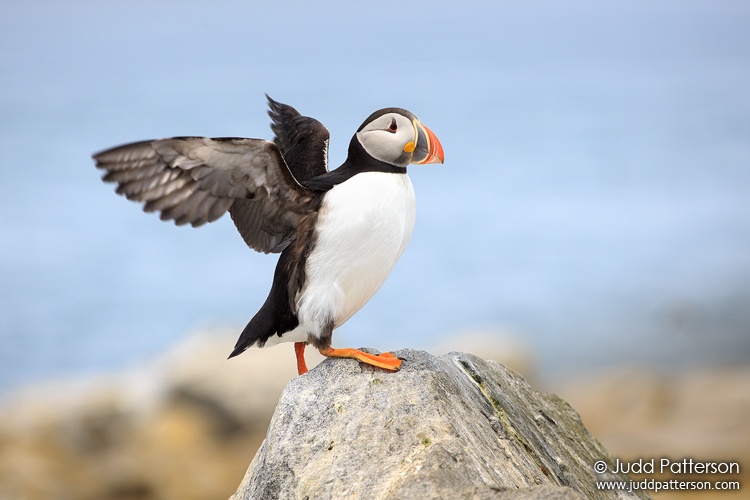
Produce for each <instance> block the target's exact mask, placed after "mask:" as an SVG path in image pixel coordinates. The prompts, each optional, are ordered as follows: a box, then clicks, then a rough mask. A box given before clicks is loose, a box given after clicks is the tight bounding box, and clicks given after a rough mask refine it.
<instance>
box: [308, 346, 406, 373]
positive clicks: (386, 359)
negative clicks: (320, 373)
mask: <svg viewBox="0 0 750 500" xmlns="http://www.w3.org/2000/svg"><path fill="white" fill-rule="evenodd" d="M318 350H319V351H320V354H322V355H323V356H328V357H330V358H352V359H356V360H357V361H361V362H362V363H365V364H367V365H372V366H377V367H378V368H383V369H384V370H390V371H393V372H395V371H398V370H399V369H400V368H401V360H400V359H398V358H397V357H396V356H394V355H393V354H391V353H390V352H384V353H382V354H369V353H366V352H362V351H359V350H357V349H334V348H332V347H328V348H326V349H318Z"/></svg>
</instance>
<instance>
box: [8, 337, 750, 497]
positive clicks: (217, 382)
mask: <svg viewBox="0 0 750 500" xmlns="http://www.w3.org/2000/svg"><path fill="white" fill-rule="evenodd" d="M468 338H469V340H468V341H467V343H468V344H471V345H473V346H475V349H473V350H474V351H475V352H476V354H478V355H480V356H482V357H485V358H496V359H501V360H502V361H503V362H504V363H505V364H510V365H511V366H513V367H514V368H515V369H517V370H518V369H519V368H518V367H521V368H524V367H525V368H526V369H528V363H527V359H523V356H521V357H520V358H521V359H520V361H519V359H518V356H517V352H516V353H515V354H514V355H513V356H511V357H512V358H514V359H512V360H511V362H510V363H509V362H507V361H506V359H503V358H502V357H501V354H500V353H498V352H497V351H495V352H489V351H490V350H488V353H484V352H478V349H479V348H481V345H482V343H483V342H482V341H481V338H475V339H474V342H471V341H470V339H471V336H469V337H468ZM232 341H233V332H232V333H226V334H223V333H210V334H208V333H207V334H200V335H196V336H193V337H190V338H189V339H188V340H186V341H185V342H184V343H183V344H181V345H179V346H177V347H176V348H175V349H173V350H171V351H170V352H168V353H166V354H165V355H164V356H163V357H161V358H159V359H157V360H155V361H154V362H152V363H150V364H148V365H145V366H141V367H138V368H137V369H133V370H131V371H128V372H124V373H120V374H112V375H106V376H100V377H96V378H95V379H85V380H73V381H64V382H51V383H47V384H40V385H36V386H32V387H27V388H24V389H23V390H18V391H15V392H14V393H12V394H10V395H8V396H6V397H5V398H3V400H2V401H0V412H1V414H2V419H1V420H0V498H8V499H37V498H38V499H47V498H57V499H68V498H70V499H95V498H97V499H98V498H123V499H124V498H127V499H172V498H174V499H177V498H180V499H192V498H195V499H204V498H227V497H229V496H230V495H231V494H232V493H233V492H234V491H235V490H236V488H237V486H238V484H239V482H240V480H241V479H242V477H243V475H244V473H245V470H246V469H247V466H248V464H249V463H250V462H251V461H252V459H253V457H254V455H255V452H256V450H257V448H258V447H259V446H260V443H261V442H262V440H263V437H264V435H265V432H266V429H267V426H268V423H269V421H270V419H271V416H272V414H273V411H274V408H275V406H276V403H277V402H278V400H279V397H280V395H281V393H282V390H283V389H284V387H285V386H286V384H287V383H288V382H289V381H290V380H291V379H292V378H294V377H295V375H296V372H295V366H294V362H293V361H294V360H293V356H292V354H291V351H290V348H289V349H287V348H288V347H289V346H280V347H276V348H271V349H266V350H263V351H259V350H251V351H248V352H247V353H245V354H243V356H241V357H240V358H236V359H233V360H231V361H227V360H226V352H227V346H228V345H230V344H231V343H232ZM484 345H485V346H486V345H493V344H492V342H489V343H487V342H485V343H484ZM467 350H468V349H467ZM444 352H445V351H444ZM506 355H508V353H506ZM309 361H310V365H311V367H312V366H314V365H315V364H317V362H319V361H320V358H316V357H315V356H313V355H312V353H311V355H310V356H309ZM514 363H515V366H514ZM525 363H526V364H525ZM524 375H525V376H526V378H527V379H529V378H531V379H532V380H534V377H533V376H531V377H529V375H533V374H529V373H524ZM532 385H541V386H542V387H541V388H542V389H543V390H550V389H551V390H553V391H554V392H556V393H557V394H558V395H560V396H561V397H562V398H563V399H565V400H567V401H568V402H569V403H570V404H571V405H572V406H573V408H575V409H576V410H577V411H578V413H579V414H580V415H581V417H582V420H583V422H584V424H585V425H586V426H587V428H588V429H589V430H590V431H591V433H592V434H593V435H594V436H596V437H597V439H598V440H599V441H600V442H602V444H603V445H604V446H605V447H606V448H607V449H608V450H609V451H610V452H611V453H612V454H613V455H614V456H617V457H620V458H622V459H624V460H630V459H634V458H638V457H657V458H658V457H660V456H663V455H668V456H672V457H673V458H675V459H677V458H681V457H688V456H689V457H692V458H695V459H702V460H705V459H717V460H730V459H732V460H738V461H739V462H740V463H743V464H744V463H750V453H749V452H748V451H747V450H750V428H748V426H747V424H746V417H747V414H748V410H750V392H749V391H747V387H750V368H749V367H747V366H734V367H726V366H725V367H719V368H710V367H702V368H692V369H690V370H684V371H681V372H678V373H675V372H672V373H668V374H660V373H657V372H654V371H649V370H646V369H643V368H631V369H625V368H622V369H618V370H611V371H609V372H606V373H600V374H598V375H597V376H596V377H585V378H581V379H578V380H562V381H556V382H555V383H554V384H549V383H548V384H546V385H545V384H544V381H537V382H535V383H532ZM740 480H741V481H742V482H743V484H750V483H748V481H747V476H746V473H745V472H744V471H743V472H742V478H741V479H740ZM732 497H733V494H732V493H728V492H714V495H713V496H712V495H711V494H710V493H709V494H705V493H703V494H699V493H692V494H691V498H695V499H698V498H722V499H728V498H732ZM656 498H679V495H673V494H669V493H668V494H660V495H656Z"/></svg>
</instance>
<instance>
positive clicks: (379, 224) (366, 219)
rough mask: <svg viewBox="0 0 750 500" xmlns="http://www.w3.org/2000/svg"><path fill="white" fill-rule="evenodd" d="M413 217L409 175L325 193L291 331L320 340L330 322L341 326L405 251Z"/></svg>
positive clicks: (370, 176) (364, 177)
mask: <svg viewBox="0 0 750 500" xmlns="http://www.w3.org/2000/svg"><path fill="white" fill-rule="evenodd" d="M415 216H416V204H415V198H414V188H413V187H412V184H411V180H410V179H409V177H408V176H407V175H405V174H391V173H382V172H366V173H361V174H357V175H355V176H354V177H352V178H351V179H348V180H347V181H346V182H343V183H341V184H338V185H337V186H335V187H334V188H333V189H331V190H330V191H329V192H328V193H326V195H325V198H324V199H323V205H322V207H321V210H320V214H319V217H318V221H317V230H316V234H315V237H316V241H315V244H314V247H313V250H312V252H311V253H310V255H309V256H308V258H307V264H306V267H305V270H306V285H305V287H304V288H303V289H302V291H301V292H300V294H299V295H298V297H297V317H298V318H299V321H300V326H299V327H298V328H297V329H295V332H290V333H298V334H300V335H304V333H307V334H311V335H316V336H319V333H320V329H321V328H323V326H324V325H325V324H327V323H328V321H329V320H330V319H333V321H334V327H338V326H341V325H342V324H343V323H344V322H345V321H346V320H348V319H349V318H350V317H351V316H352V315H353V314H354V313H355V312H357V311H358V310H359V309H360V308H361V307H362V306H363V305H365V303H367V301H368V300H370V297H372V296H373V294H375V292H376V291H377V290H378V289H379V288H380V286H381V285H382V284H383V282H384V281H385V279H386V278H387V277H388V274H390V272H391V270H392V269H393V266H395V265H396V262H397V261H398V259H399V257H401V254H402V253H403V252H404V250H405V249H406V246H407V245H408V243H409V239H410V238H411V233H412V230H413V229H414V220H415ZM285 337H286V335H285ZM290 337H293V336H290ZM283 340H289V341H291V340H295V339H294V338H288V339H287V338H284V339H283ZM297 340H298V339H297Z"/></svg>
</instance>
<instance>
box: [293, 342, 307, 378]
mask: <svg viewBox="0 0 750 500" xmlns="http://www.w3.org/2000/svg"><path fill="white" fill-rule="evenodd" d="M306 346H307V342H295V343H294V354H296V355H297V373H299V374H300V375H304V374H305V373H307V363H305V347H306Z"/></svg>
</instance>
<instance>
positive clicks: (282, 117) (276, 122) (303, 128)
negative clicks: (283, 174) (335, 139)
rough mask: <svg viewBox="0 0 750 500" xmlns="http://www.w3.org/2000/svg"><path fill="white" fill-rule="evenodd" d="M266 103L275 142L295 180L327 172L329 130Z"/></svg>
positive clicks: (290, 109) (283, 107) (277, 104)
mask: <svg viewBox="0 0 750 500" xmlns="http://www.w3.org/2000/svg"><path fill="white" fill-rule="evenodd" d="M266 99H268V107H269V108H270V110H269V111H268V116H270V117H271V130H273V133H274V134H275V136H276V137H274V140H273V141H274V142H275V143H276V144H277V145H278V146H279V148H281V154H282V155H283V156H284V160H286V164H287V165H289V170H291V171H292V174H294V177H295V178H296V179H297V180H298V181H300V182H302V181H306V180H308V179H312V178H313V177H317V176H319V175H322V174H325V173H326V172H328V139H329V137H330V134H329V133H328V129H327V128H325V126H324V125H323V124H322V123H320V122H319V121H318V120H316V119H315V118H310V117H309V116H302V115H301V114H299V112H298V111H297V110H296V109H294V108H293V107H291V106H289V105H287V104H282V103H280V102H276V101H274V100H273V99H271V98H270V97H269V96H268V95H266Z"/></svg>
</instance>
